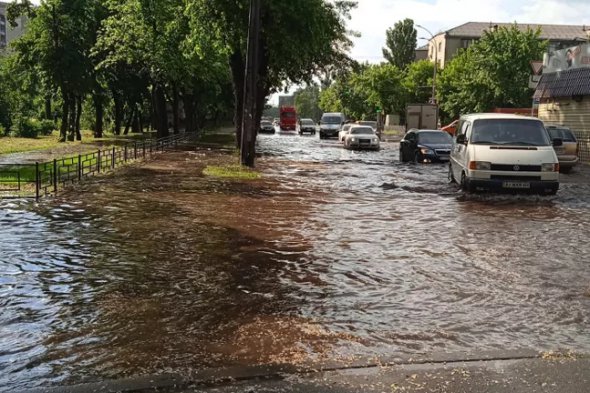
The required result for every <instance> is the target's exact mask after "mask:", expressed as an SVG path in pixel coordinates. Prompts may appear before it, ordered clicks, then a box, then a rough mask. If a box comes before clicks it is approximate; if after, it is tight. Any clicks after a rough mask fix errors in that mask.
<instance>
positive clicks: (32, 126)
mask: <svg viewBox="0 0 590 393" xmlns="http://www.w3.org/2000/svg"><path fill="white" fill-rule="evenodd" d="M40 132H41V122H40V121H39V120H37V119H33V118H30V117H25V118H20V119H19V121H18V128H17V129H16V132H15V133H14V136H18V137H21V138H37V136H39V133H40Z"/></svg>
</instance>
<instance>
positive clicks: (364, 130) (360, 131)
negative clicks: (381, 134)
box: [350, 127, 375, 135]
mask: <svg viewBox="0 0 590 393" xmlns="http://www.w3.org/2000/svg"><path fill="white" fill-rule="evenodd" d="M350 133H351V134H352V135H375V133H374V132H373V129H372V128H371V127H355V128H353V129H352V131H350Z"/></svg>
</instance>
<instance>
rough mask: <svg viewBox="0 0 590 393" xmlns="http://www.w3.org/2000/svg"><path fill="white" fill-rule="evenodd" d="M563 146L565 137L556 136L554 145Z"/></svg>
mask: <svg viewBox="0 0 590 393" xmlns="http://www.w3.org/2000/svg"><path fill="white" fill-rule="evenodd" d="M559 146H563V139H561V138H555V139H553V147H559Z"/></svg>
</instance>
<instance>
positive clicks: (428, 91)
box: [403, 60, 434, 104]
mask: <svg viewBox="0 0 590 393" xmlns="http://www.w3.org/2000/svg"><path fill="white" fill-rule="evenodd" d="M433 72H434V64H433V63H432V62H431V61H429V60H420V61H416V62H414V63H412V64H410V65H409V66H408V69H407V70H406V73H405V75H404V79H403V86H404V89H405V90H406V98H407V99H406V100H407V102H408V103H418V104H421V103H427V102H428V100H429V99H430V97H431V96H432V77H433Z"/></svg>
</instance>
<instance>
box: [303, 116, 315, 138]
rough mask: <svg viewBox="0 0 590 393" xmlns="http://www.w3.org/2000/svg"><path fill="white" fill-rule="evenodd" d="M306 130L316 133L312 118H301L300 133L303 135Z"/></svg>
mask: <svg viewBox="0 0 590 393" xmlns="http://www.w3.org/2000/svg"><path fill="white" fill-rule="evenodd" d="M306 132H308V133H310V134H311V135H315V132H316V128H315V123H314V121H313V120H312V119H301V120H299V135H303V134H305V133H306Z"/></svg>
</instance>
